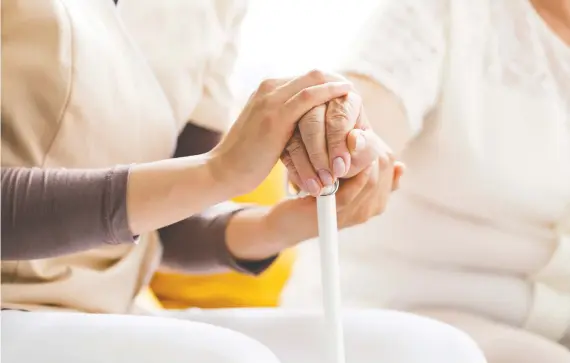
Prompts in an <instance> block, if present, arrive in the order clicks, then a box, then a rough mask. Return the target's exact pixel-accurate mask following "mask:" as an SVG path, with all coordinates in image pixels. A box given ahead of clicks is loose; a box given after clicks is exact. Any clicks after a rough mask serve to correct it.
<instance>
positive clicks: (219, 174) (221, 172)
mask: <svg viewBox="0 0 570 363" xmlns="http://www.w3.org/2000/svg"><path fill="white" fill-rule="evenodd" d="M204 157H205V160H206V164H205V165H206V168H207V170H208V175H209V178H210V179H211V183H212V185H215V186H216V188H219V189H222V190H223V191H224V193H225V195H226V198H225V199H232V198H235V197H237V196H240V195H243V194H245V193H247V192H248V190H244V188H243V187H242V186H241V183H240V181H241V180H240V177H239V176H238V177H236V176H235V175H234V173H233V172H232V170H231V168H229V167H228V166H227V165H225V163H224V162H223V157H222V156H221V155H219V153H218V152H216V149H214V150H212V151H211V152H209V153H207V154H204Z"/></svg>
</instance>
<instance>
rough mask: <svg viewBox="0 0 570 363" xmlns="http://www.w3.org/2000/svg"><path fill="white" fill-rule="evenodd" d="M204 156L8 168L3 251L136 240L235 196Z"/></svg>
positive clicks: (12, 255) (41, 252)
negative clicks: (85, 166)
mask: <svg viewBox="0 0 570 363" xmlns="http://www.w3.org/2000/svg"><path fill="white" fill-rule="evenodd" d="M230 189H231V188H224V186H222V185H219V184H218V183H217V182H216V181H215V180H214V179H213V178H212V177H211V173H210V172H209V170H208V166H207V165H206V163H205V157H204V156H198V157H192V158H180V159H173V160H163V161H159V162H155V163H149V164H139V165H135V166H132V167H130V168H129V167H128V166H120V167H116V168H110V169H100V170H77V169H75V170H74V169H71V170H69V169H40V168H2V249H3V251H2V252H3V253H2V258H3V259H5V260H10V259H38V258H48V257H54V256H59V255H62V254H69V253H74V252H79V251H84V250H88V249H93V248H98V247H101V246H102V245H105V244H118V243H124V242H133V241H134V237H133V236H135V235H138V234H142V233H145V232H149V231H151V230H155V229H157V228H160V227H164V226H166V225H170V224H173V223H176V222H178V221H180V220H182V219H184V218H186V217H188V216H190V215H193V214H195V213H197V212H199V211H201V210H203V209H206V208H207V207H209V206H211V205H214V204H217V203H218V202H220V201H223V200H225V199H227V198H229V197H231V196H232V195H231V192H229V190H230Z"/></svg>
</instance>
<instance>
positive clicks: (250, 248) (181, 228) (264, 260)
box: [159, 202, 280, 275]
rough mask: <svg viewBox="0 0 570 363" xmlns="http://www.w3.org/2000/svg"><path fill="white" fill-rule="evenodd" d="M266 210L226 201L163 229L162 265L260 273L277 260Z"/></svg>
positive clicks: (190, 270)
mask: <svg viewBox="0 0 570 363" xmlns="http://www.w3.org/2000/svg"><path fill="white" fill-rule="evenodd" d="M264 214H265V213H264V210H263V209H262V208H255V207H251V208H248V209H244V208H243V207H242V206H239V205H237V204H234V203H231V202H227V203H221V204H219V205H216V206H214V207H211V208H209V209H207V210H206V211H204V212H202V213H200V214H197V215H194V216H192V217H189V218H186V219H185V220H183V221H180V222H178V223H175V224H173V225H170V226H168V227H164V228H162V229H160V231H159V233H160V237H161V240H162V243H163V246H164V252H163V258H162V265H163V267H166V268H169V269H173V270H177V271H185V272H191V273H213V272H223V271H228V270H230V269H232V270H236V271H239V272H242V273H245V274H253V275H256V274H259V273H261V272H263V271H265V269H267V268H268V267H269V266H270V265H271V263H272V262H273V261H274V260H275V258H276V256H277V254H278V252H279V250H280V249H279V248H273V249H271V248H269V249H268V248H266V246H267V245H272V241H271V236H269V235H268V234H267V233H266V228H265V226H264Z"/></svg>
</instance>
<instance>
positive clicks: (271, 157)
mask: <svg viewBox="0 0 570 363" xmlns="http://www.w3.org/2000/svg"><path fill="white" fill-rule="evenodd" d="M349 90H350V85H349V84H348V83H346V82H329V81H327V79H325V77H323V75H322V73H321V72H318V71H312V72H309V73H308V74H306V75H304V76H301V77H298V78H294V79H292V80H290V81H288V82H276V81H271V80H268V81H264V82H263V83H262V84H261V85H260V86H259V88H258V89H257V91H256V92H255V93H254V94H253V95H252V96H251V97H250V99H249V101H248V103H247V104H246V106H245V107H244V109H243V111H242V113H241V114H240V116H239V118H238V120H237V121H236V122H235V123H234V125H233V126H232V128H231V129H230V131H229V132H228V134H227V135H226V137H225V138H224V139H223V140H222V141H221V142H220V144H218V146H216V148H214V149H213V150H212V151H211V152H210V153H209V162H208V166H209V167H210V171H211V174H212V176H213V180H215V181H216V182H218V183H220V184H221V185H224V186H225V187H226V188H229V189H231V190H232V192H233V194H235V195H238V194H242V193H247V192H249V191H250V190H253V189H254V188H255V187H256V186H257V185H259V184H260V183H261V182H262V181H263V179H264V178H265V177H266V176H267V175H268V174H269V173H270V171H271V169H272V168H273V166H274V165H275V163H276V162H277V161H278V160H279V156H280V155H281V153H282V152H283V150H284V149H285V145H286V143H287V142H288V140H289V139H290V138H291V135H292V134H293V131H294V130H295V128H296V126H297V121H298V120H299V119H300V118H301V117H302V116H303V115H304V114H305V113H307V112H308V111H309V110H311V109H312V108H313V107H315V106H318V105H320V104H323V103H326V102H328V101H330V100H331V99H334V98H336V97H340V96H343V95H346V94H347V93H348V91H349Z"/></svg>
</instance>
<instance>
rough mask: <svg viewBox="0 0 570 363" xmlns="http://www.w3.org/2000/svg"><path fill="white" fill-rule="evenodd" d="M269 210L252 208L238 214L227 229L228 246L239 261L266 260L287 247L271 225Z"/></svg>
mask: <svg viewBox="0 0 570 363" xmlns="http://www.w3.org/2000/svg"><path fill="white" fill-rule="evenodd" d="M270 215H271V213H270V209H269V208H262V207H259V208H250V209H244V210H242V211H240V212H238V213H236V214H235V215H234V216H233V218H232V219H231V220H230V222H229V223H228V226H227V229H226V244H227V247H228V250H229V251H230V253H231V254H232V256H233V257H234V258H236V259H239V260H250V261H257V260H264V259H267V258H269V257H272V256H274V255H276V254H278V253H279V252H281V251H282V250H283V249H284V248H286V247H287V244H286V242H285V241H283V236H280V235H279V233H276V232H277V231H276V230H274V229H273V227H272V224H271V223H270Z"/></svg>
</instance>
